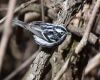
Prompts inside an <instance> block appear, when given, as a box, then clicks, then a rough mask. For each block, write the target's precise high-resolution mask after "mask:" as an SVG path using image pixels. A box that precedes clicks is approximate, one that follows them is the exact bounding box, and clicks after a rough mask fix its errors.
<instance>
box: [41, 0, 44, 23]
mask: <svg viewBox="0 0 100 80" xmlns="http://www.w3.org/2000/svg"><path fill="white" fill-rule="evenodd" d="M41 12H42V21H43V22H44V0H41Z"/></svg>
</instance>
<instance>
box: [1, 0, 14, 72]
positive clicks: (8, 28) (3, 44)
mask: <svg viewBox="0 0 100 80" xmlns="http://www.w3.org/2000/svg"><path fill="white" fill-rule="evenodd" d="M15 5H16V0H10V1H9V6H8V12H7V19H6V21H5V24H4V32H3V35H2V39H1V44H0V70H1V68H2V62H3V57H4V53H5V50H6V46H7V43H8V40H9V37H10V34H11V30H12V29H11V22H12V18H13V14H14V12H13V11H14V8H15Z"/></svg>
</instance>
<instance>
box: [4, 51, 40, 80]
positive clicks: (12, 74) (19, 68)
mask: <svg viewBox="0 0 100 80" xmlns="http://www.w3.org/2000/svg"><path fill="white" fill-rule="evenodd" d="M40 50H41V49H39V50H38V51H37V52H35V53H34V54H33V55H32V56H31V57H29V58H28V59H27V60H26V61H25V62H24V63H23V64H22V65H21V66H19V67H18V68H17V69H15V70H14V71H13V72H12V73H11V74H10V75H8V76H7V77H6V78H5V79H3V80H11V79H12V78H13V77H14V76H15V75H16V74H18V73H19V72H20V71H22V70H23V69H24V68H25V67H26V66H27V65H29V64H30V63H31V62H32V61H33V60H34V59H35V57H36V56H37V54H38V53H39V51H40Z"/></svg>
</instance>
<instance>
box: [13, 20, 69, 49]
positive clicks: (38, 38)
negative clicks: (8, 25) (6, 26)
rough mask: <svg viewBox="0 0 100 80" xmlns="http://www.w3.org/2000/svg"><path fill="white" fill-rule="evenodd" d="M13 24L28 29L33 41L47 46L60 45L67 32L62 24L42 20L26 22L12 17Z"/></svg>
mask: <svg viewBox="0 0 100 80" xmlns="http://www.w3.org/2000/svg"><path fill="white" fill-rule="evenodd" d="M13 25H16V26H19V27H22V28H24V29H26V30H28V31H30V32H31V33H32V36H33V37H34V40H35V42H36V43H37V44H38V45H40V46H42V47H47V48H51V47H54V46H57V45H60V44H61V43H62V42H63V41H64V40H65V38H66V36H67V34H68V31H67V29H66V28H65V27H64V26H63V25H58V24H53V23H47V22H43V21H33V22H30V23H26V22H24V21H21V20H19V19H14V20H13Z"/></svg>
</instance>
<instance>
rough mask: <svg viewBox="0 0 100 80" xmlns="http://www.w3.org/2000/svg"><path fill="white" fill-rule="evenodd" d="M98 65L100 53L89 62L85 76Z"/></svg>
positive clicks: (99, 63)
mask: <svg viewBox="0 0 100 80" xmlns="http://www.w3.org/2000/svg"><path fill="white" fill-rule="evenodd" d="M98 65H100V53H98V54H97V55H96V56H95V57H93V58H92V59H91V60H90V61H89V62H88V65H87V67H86V69H85V75H87V74H88V73H89V72H90V71H91V70H93V69H94V68H95V67H96V66H98Z"/></svg>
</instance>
